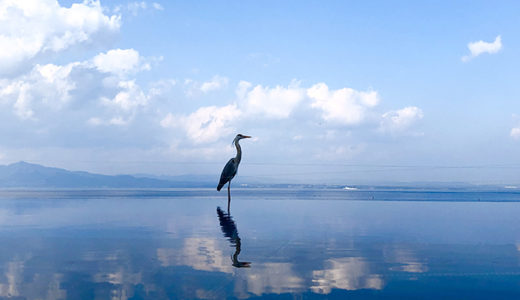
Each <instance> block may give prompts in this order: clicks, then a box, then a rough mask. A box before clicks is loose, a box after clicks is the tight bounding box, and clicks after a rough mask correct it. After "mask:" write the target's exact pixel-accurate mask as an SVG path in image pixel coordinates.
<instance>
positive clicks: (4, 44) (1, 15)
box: [0, 0, 121, 75]
mask: <svg viewBox="0 0 520 300" xmlns="http://www.w3.org/2000/svg"><path fill="white" fill-rule="evenodd" d="M120 25H121V18H120V16H118V15H112V16H107V15H105V14H104V12H103V8H102V7H101V5H100V3H99V1H85V2H83V3H74V4H72V5H71V7H70V8H66V7H62V6H61V5H60V4H59V3H58V1H56V0H40V1H2V2H0V65H2V69H1V70H0V75H6V74H11V73H15V72H18V71H19V68H20V67H21V66H22V65H23V64H24V63H27V62H28V61H30V60H31V59H33V58H35V57H36V56H37V55H39V54H42V53H47V52H59V51H62V50H65V49H67V48H70V47H71V46H73V45H76V44H84V43H91V42H92V41H93V40H94V36H97V35H99V34H101V35H103V34H107V33H108V34H110V33H113V32H116V31H118V30H119V27H120Z"/></svg>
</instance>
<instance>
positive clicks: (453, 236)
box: [0, 189, 520, 299]
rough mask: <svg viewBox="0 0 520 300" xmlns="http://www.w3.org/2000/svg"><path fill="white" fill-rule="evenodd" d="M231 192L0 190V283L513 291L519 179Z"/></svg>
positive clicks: (331, 291)
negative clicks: (439, 189)
mask: <svg viewBox="0 0 520 300" xmlns="http://www.w3.org/2000/svg"><path fill="white" fill-rule="evenodd" d="M233 195H234V197H233V199H232V202H231V207H230V212H229V213H228V210H227V198H226V193H217V192H216V191H213V190H173V191H168V190H163V191H146V190H145V191H139V190H131V191H113V190H106V191H50V190H47V191H9V190H8V191H0V238H1V244H0V297H8V298H9V297H10V298H16V299H24V298H27V299H110V298H111V299H168V298H169V299H185V298H201V299H222V298H256V297H269V298H289V299H292V298H326V299H331V298H338V299H343V298H349V299H356V298H358V299H370V298H385V299H388V298H390V299H391V298H395V299H407V298H410V299H411V298H423V299H424V298H430V299H501V298H503V299H514V298H519V297H520V203H519V202H516V201H519V200H520V195H519V194H517V193H490V192H481V193H479V192H471V193H469V192H468V193H465V192H444V193H429V192H399V191H394V192H371V191H368V192H362V191H361V192H356V191H342V190H339V191H338V190H334V191H327V190H313V191H311V190H254V189H243V190H236V191H234V193H233ZM410 200H413V201H410Z"/></svg>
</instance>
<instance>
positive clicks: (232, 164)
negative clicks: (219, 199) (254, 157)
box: [217, 158, 240, 191]
mask: <svg viewBox="0 0 520 300" xmlns="http://www.w3.org/2000/svg"><path fill="white" fill-rule="evenodd" d="M239 163H240V161H238V162H237V160H236V159H235V158H232V159H230V160H229V161H228V162H227V164H226V165H225V166H224V170H222V174H220V181H219V183H218V186H217V191H220V190H221V189H222V187H223V186H224V185H225V184H226V183H228V182H230V181H231V179H233V177H235V175H236V174H237V170H238V164H239Z"/></svg>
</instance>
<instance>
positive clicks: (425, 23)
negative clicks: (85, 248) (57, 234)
mask: <svg viewBox="0 0 520 300" xmlns="http://www.w3.org/2000/svg"><path fill="white" fill-rule="evenodd" d="M519 10H520V4H519V3H517V2H515V1H510V2H508V1H501V2H500V3H499V4H497V3H496V2H491V1H457V2H456V3H452V2H450V1H444V2H438V1H421V2H418V1H397V2H395V1H392V2H389V1H362V2H361V1H356V2H354V1H352V2H348V1H337V2H333V1H330V2H326V3H324V2H322V1H261V2H253V1H225V2H224V1H222V2H219V1H182V2H176V1H137V2H134V1H100V2H96V1H87V2H77V1H59V2H57V1H52V0H45V1H34V2H33V1H8V0H2V1H0V25H2V26H0V46H1V47H0V48H1V49H4V50H0V62H1V63H2V64H3V65H4V68H3V69H2V71H1V73H0V107H1V111H0V124H1V126H0V135H1V136H2V137H3V139H2V140H1V141H0V163H10V162H15V161H18V160H26V161H30V162H36V163H42V164H45V165H51V166H57V167H64V168H68V169H75V170H87V171H91V172H99V173H106V174H119V173H150V174H168V175H178V174H216V177H218V174H219V173H220V170H221V168H222V166H223V165H224V164H225V162H226V161H227V160H228V159H229V157H231V156H233V155H234V149H233V148H232V147H231V145H230V143H231V141H232V139H233V137H234V135H235V134H236V133H243V134H249V135H252V136H254V139H252V140H246V141H243V143H242V144H243V148H244V151H245V154H244V158H243V161H242V166H241V168H240V174H241V175H248V176H257V177H258V178H262V179H266V180H278V181H284V182H312V183H326V182H329V183H344V184H350V183H370V182H390V181H464V182H475V183H501V184H516V183H520V182H519V181H520V176H519V175H518V168H519V167H520V159H519V157H518V153H519V150H520V107H519V105H518V100H519V99H518V97H519V95H520V85H518V83H517V81H518V79H517V78H518V75H517V73H518V70H519V69H520V68H519V67H520V65H519V59H518V53H520V52H519V51H518V49H519V45H520V44H519V39H518V36H520V35H519V28H520V26H519V25H520V24H519V23H520V19H518V17H517V16H518V12H519Z"/></svg>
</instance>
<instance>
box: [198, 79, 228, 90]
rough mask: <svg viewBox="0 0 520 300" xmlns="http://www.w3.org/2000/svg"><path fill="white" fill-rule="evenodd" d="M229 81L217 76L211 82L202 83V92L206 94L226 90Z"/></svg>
mask: <svg viewBox="0 0 520 300" xmlns="http://www.w3.org/2000/svg"><path fill="white" fill-rule="evenodd" d="M228 82H229V80H228V79H227V78H226V77H222V76H218V75H215V76H213V78H212V79H211V80H210V81H206V82H204V83H202V85H201V86H200V90H201V91H202V92H204V93H207V92H210V91H214V90H219V89H222V88H225V87H226V86H227V84H228Z"/></svg>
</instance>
